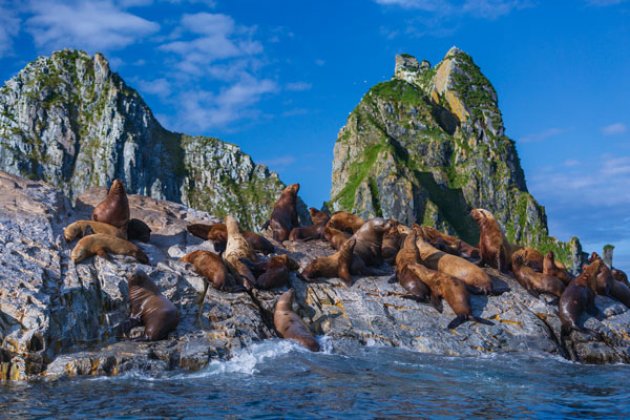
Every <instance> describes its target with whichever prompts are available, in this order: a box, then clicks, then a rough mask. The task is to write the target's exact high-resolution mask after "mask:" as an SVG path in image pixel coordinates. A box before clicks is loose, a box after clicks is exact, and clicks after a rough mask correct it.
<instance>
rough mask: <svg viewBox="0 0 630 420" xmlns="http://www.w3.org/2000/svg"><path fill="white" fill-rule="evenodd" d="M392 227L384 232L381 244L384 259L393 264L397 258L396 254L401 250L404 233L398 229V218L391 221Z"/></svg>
mask: <svg viewBox="0 0 630 420" xmlns="http://www.w3.org/2000/svg"><path fill="white" fill-rule="evenodd" d="M389 224H390V227H389V229H387V230H386V231H385V233H384V234H383V240H382V244H381V255H382V256H383V259H384V260H385V261H386V262H387V263H389V264H393V263H394V261H395V260H396V254H398V251H399V250H400V246H401V245H402V242H403V235H402V234H401V233H400V232H399V231H398V225H399V224H400V223H398V222H397V221H396V220H390V221H389Z"/></svg>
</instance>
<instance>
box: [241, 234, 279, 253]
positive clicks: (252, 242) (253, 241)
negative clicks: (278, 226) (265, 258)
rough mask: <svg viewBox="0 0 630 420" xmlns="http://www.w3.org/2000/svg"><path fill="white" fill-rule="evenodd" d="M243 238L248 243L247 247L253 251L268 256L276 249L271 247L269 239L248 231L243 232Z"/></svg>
mask: <svg viewBox="0 0 630 420" xmlns="http://www.w3.org/2000/svg"><path fill="white" fill-rule="evenodd" d="M243 237H244V238H245V240H247V243H249V246H251V247H252V248H253V249H254V251H258V252H261V253H263V254H265V255H268V254H271V253H272V252H274V251H275V250H276V247H275V246H273V244H272V243H271V241H269V239H267V238H265V237H264V236H262V235H259V234H257V233H254V232H252V231H250V230H246V231H244V232H243Z"/></svg>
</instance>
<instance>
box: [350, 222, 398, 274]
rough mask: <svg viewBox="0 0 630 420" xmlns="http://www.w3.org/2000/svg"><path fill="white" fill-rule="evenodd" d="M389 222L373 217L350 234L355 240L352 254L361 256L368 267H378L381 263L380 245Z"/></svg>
mask: <svg viewBox="0 0 630 420" xmlns="http://www.w3.org/2000/svg"><path fill="white" fill-rule="evenodd" d="M390 226H391V225H390V222H389V221H385V220H384V219H383V218H381V217H375V218H373V219H370V220H369V221H367V222H366V223H364V224H363V226H361V227H360V228H359V230H357V231H356V232H355V234H354V235H352V237H353V238H355V239H356V240H357V243H356V245H355V247H354V256H355V257H358V258H361V260H363V263H364V264H365V265H366V266H368V267H378V266H380V265H382V264H383V255H382V253H381V246H382V244H383V235H384V234H385V231H387V230H388V229H389V228H390Z"/></svg>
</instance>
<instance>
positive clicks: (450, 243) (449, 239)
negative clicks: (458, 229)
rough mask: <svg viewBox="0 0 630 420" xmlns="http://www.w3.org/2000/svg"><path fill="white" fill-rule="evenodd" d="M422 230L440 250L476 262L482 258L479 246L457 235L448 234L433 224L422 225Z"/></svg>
mask: <svg viewBox="0 0 630 420" xmlns="http://www.w3.org/2000/svg"><path fill="white" fill-rule="evenodd" d="M422 230H423V232H424V236H425V238H426V240H427V241H428V242H429V243H430V244H431V245H433V247H435V248H437V249H439V250H440V251H444V252H448V253H449V254H453V255H456V256H458V257H462V258H466V259H467V260H469V261H474V262H478V261H479V259H480V258H481V255H480V253H479V248H475V247H474V246H472V245H470V244H468V243H467V242H464V241H462V240H461V239H459V238H457V237H455V236H451V235H447V234H446V233H443V232H440V231H439V230H437V229H435V228H433V227H431V226H422Z"/></svg>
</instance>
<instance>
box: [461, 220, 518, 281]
mask: <svg viewBox="0 0 630 420" xmlns="http://www.w3.org/2000/svg"><path fill="white" fill-rule="evenodd" d="M470 215H471V216H472V218H473V220H475V222H477V225H479V251H480V253H481V261H482V262H483V263H484V264H486V265H488V266H490V267H492V268H496V269H497V270H499V271H507V270H508V263H509V261H510V254H509V243H508V242H507V239H506V238H505V236H504V235H503V232H502V231H501V227H500V226H499V222H497V220H496V219H495V218H494V216H493V215H492V213H490V212H489V211H488V210H485V209H473V210H471V212H470Z"/></svg>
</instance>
